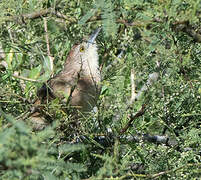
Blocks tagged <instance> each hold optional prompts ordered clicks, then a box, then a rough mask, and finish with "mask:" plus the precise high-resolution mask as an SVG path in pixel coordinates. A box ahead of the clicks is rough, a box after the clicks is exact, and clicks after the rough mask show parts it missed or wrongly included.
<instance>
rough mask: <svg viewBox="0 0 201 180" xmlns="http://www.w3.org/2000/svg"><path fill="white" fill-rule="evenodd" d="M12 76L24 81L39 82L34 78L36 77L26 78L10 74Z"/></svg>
mask: <svg viewBox="0 0 201 180" xmlns="http://www.w3.org/2000/svg"><path fill="white" fill-rule="evenodd" d="M12 76H13V77H14V78H17V79H22V80H24V81H30V82H39V83H41V81H39V80H36V79H30V78H26V77H23V76H17V75H12Z"/></svg>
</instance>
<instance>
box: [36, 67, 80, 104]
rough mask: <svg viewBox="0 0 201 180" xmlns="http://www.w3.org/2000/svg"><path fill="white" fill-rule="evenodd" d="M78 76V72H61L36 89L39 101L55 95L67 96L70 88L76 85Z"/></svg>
mask: <svg viewBox="0 0 201 180" xmlns="http://www.w3.org/2000/svg"><path fill="white" fill-rule="evenodd" d="M78 78H79V73H78V72H75V71H74V72H73V71H69V72H61V73H59V74H58V75H56V76H55V77H53V78H52V79H50V80H49V81H48V82H47V83H44V84H43V86H42V87H41V88H40V89H39V90H38V92H37V95H38V97H39V99H40V100H41V101H44V100H46V99H51V98H55V97H60V98H68V96H70V94H71V91H72V88H74V86H75V85H76V83H77V81H78Z"/></svg>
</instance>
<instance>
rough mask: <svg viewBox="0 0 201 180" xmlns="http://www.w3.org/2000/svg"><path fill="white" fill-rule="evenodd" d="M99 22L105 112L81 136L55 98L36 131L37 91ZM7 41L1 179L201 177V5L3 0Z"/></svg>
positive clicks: (0, 15) (153, 0)
mask: <svg viewBox="0 0 201 180" xmlns="http://www.w3.org/2000/svg"><path fill="white" fill-rule="evenodd" d="M99 26H102V27H103V32H102V33H101V34H100V35H99V37H98V40H97V43H98V46H99V55H100V67H101V71H102V77H103V80H102V91H101V96H100V99H99V105H98V109H99V110H98V113H96V114H92V115H89V116H87V117H85V118H83V120H82V121H81V126H80V129H79V133H77V134H76V135H72V134H71V132H69V129H68V124H69V121H70V120H69V119H70V118H68V114H65V113H63V112H62V111H61V110H60V109H59V108H58V106H59V103H58V102H53V104H51V105H49V106H47V110H50V109H53V111H54V112H55V116H54V118H55V121H54V123H52V125H51V126H49V127H47V128H46V129H45V130H43V131H40V132H33V131H32V129H31V126H30V125H29V123H28V122H27V121H26V114H27V113H28V112H30V111H31V108H32V106H33V100H34V99H35V98H36V90H37V88H38V87H40V86H41V85H42V83H43V82H46V81H47V79H48V78H49V77H51V75H52V74H57V73H58V72H59V71H60V70H61V69H62V65H63V64H64V62H65V60H66V57H67V55H68V52H69V50H70V49H71V47H72V46H73V44H75V43H77V42H79V41H81V40H82V38H83V37H86V36H87V35H89V34H90V33H91V32H93V31H94V30H95V29H96V28H97V27H99ZM0 45H1V48H0V50H1V53H0V177H1V178H0V179H12V180H14V179H48V180H53V179H150V178H153V179H154V178H157V179H198V178H200V177H201V146H200V144H201V131H200V126H201V103H200V102H201V1H200V0H188V1H187V0H186V1H183V0H135V1H134V0H116V1H112V0H102V1H100V0H77V1H76V0H17V1H16V0H1V1H0ZM48 47H49V48H48ZM119 53H121V54H120V55H119ZM118 55H119V56H118ZM52 59H54V60H53V61H52ZM52 63H53V64H54V68H52ZM133 79H134V80H133ZM139 92H140V96H139V97H138V95H139ZM141 92H142V93H141ZM137 97H138V98H137ZM54 103H56V105H57V106H54ZM22 119H24V120H22ZM61 124H66V126H64V128H63V130H61V128H58V127H60V126H61Z"/></svg>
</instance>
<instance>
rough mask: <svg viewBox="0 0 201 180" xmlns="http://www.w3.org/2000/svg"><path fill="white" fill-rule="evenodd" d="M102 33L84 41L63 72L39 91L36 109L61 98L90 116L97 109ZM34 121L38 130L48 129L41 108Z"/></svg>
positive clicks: (32, 120)
mask: <svg viewBox="0 0 201 180" xmlns="http://www.w3.org/2000/svg"><path fill="white" fill-rule="evenodd" d="M100 30H101V28H98V29H96V30H95V32H94V33H93V34H91V35H90V37H89V38H88V40H83V41H82V42H81V43H80V44H77V45H74V46H73V47H72V49H71V50H70V52H69V54H68V56H67V59H66V62H65V64H64V68H63V70H62V71H61V72H60V73H58V74H57V75H56V76H54V77H53V78H51V79H49V80H48V81H47V83H44V84H43V85H42V87H41V88H40V89H39V90H38V91H37V96H38V99H37V100H36V101H35V103H34V104H35V107H37V106H38V107H39V106H40V107H41V104H45V103H46V102H47V101H48V102H49V101H51V100H53V99H55V98H59V99H60V100H61V101H62V102H64V103H69V104H70V106H72V107H74V108H75V109H76V110H77V111H80V112H82V113H88V112H90V111H91V110H92V109H93V107H94V106H95V105H96V103H97V99H98V97H99V93H100V81H101V73H100V70H99V56H98V48H97V44H96V41H95V40H96V37H97V36H98V34H99V32H100ZM77 111H76V112H75V111H74V113H77ZM30 119H31V123H32V124H33V128H34V129H35V130H41V129H44V127H46V126H47V122H46V120H45V118H44V117H42V114H41V111H40V108H35V111H34V113H32V115H31V117H30Z"/></svg>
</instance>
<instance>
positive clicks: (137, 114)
mask: <svg viewBox="0 0 201 180" xmlns="http://www.w3.org/2000/svg"><path fill="white" fill-rule="evenodd" d="M145 107H146V105H145V104H143V105H142V107H141V109H140V110H139V111H138V112H137V113H136V114H135V115H132V114H131V116H130V120H129V121H128V123H127V125H126V126H125V127H124V128H122V129H121V131H120V134H123V133H125V132H126V131H127V130H128V128H129V127H130V126H131V124H132V122H133V121H134V120H135V119H136V118H138V117H140V116H142V115H143V114H144V112H145Z"/></svg>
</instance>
